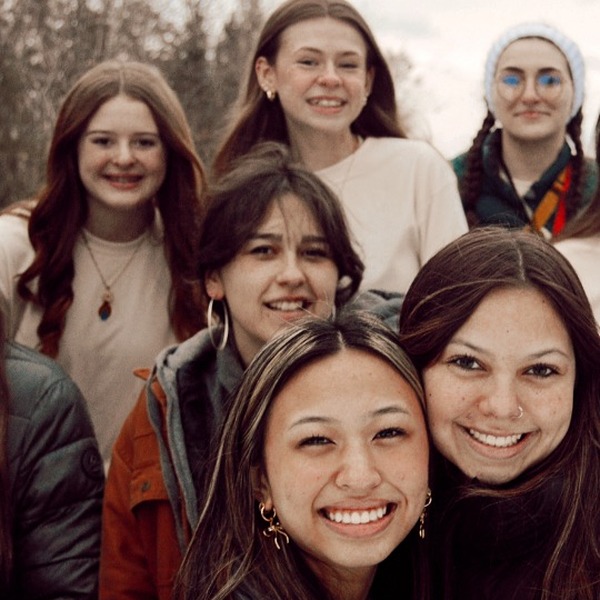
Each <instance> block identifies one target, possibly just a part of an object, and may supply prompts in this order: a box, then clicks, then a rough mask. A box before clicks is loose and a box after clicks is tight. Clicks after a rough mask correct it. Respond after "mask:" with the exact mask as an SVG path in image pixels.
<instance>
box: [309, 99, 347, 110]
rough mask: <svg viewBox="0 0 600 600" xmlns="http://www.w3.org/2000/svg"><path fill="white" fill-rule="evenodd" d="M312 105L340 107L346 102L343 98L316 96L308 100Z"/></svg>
mask: <svg viewBox="0 0 600 600" xmlns="http://www.w3.org/2000/svg"><path fill="white" fill-rule="evenodd" d="M308 103H309V104H311V105H312V106H322V107H324V108H339V107H340V106H342V105H343V104H345V103H344V101H343V100H332V99H327V98H315V99H313V100H309V101H308Z"/></svg>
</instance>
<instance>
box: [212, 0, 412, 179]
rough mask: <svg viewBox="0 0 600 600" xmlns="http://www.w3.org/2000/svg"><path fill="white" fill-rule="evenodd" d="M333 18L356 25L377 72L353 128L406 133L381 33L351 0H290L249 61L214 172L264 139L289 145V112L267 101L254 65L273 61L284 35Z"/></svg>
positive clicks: (366, 132)
mask: <svg viewBox="0 0 600 600" xmlns="http://www.w3.org/2000/svg"><path fill="white" fill-rule="evenodd" d="M323 17H329V18H332V19H337V20H339V21H343V22H344V23H347V24H348V25H350V26H351V27H353V28H354V29H356V30H357V31H358V32H359V33H360V34H361V36H362V38H363V39H364V41H365V44H366V46H367V68H372V69H373V70H374V73H375V77H374V80H373V86H372V91H371V94H370V96H369V101H368V103H367V105H366V106H365V107H364V108H363V110H362V112H361V113H360V115H359V116H358V118H357V119H356V120H355V121H354V123H352V131H353V132H354V133H355V134H357V135H361V136H363V137H367V136H371V137H399V138H404V137H406V134H405V132H404V130H403V128H402V126H401V125H400V120H399V117H398V109H397V105H396V96H395V91H394V81H393V78H392V75H391V72H390V70H389V67H388V65H387V63H386V60H385V58H384V56H383V53H382V52H381V50H380V48H379V46H378V44H377V41H376V40H375V36H374V35H373V33H372V32H371V29H370V28H369V26H368V25H367V23H366V21H365V20H364V19H363V17H362V16H361V15H360V13H359V12H358V11H357V10H356V9H355V8H354V7H353V6H352V5H351V4H350V3H349V2H346V1H345V0H288V1H287V2H284V3H283V4H281V5H280V6H278V7H277V8H276V9H275V10H274V11H273V13H271V16H270V17H269V18H268V19H267V21H266V23H265V25H264V26H263V28H262V31H261V32H260V34H259V38H258V41H257V43H256V49H255V51H254V53H253V55H252V57H251V60H250V62H249V64H248V72H247V75H246V77H247V79H246V86H245V87H244V88H240V93H239V96H238V100H237V103H236V106H235V109H234V112H233V118H232V120H231V123H230V126H229V129H228V131H227V133H226V135H225V138H224V140H223V142H222V143H221V146H220V148H219V149H218V151H217V153H216V157H215V159H214V162H213V169H214V172H215V173H216V174H217V175H219V174H222V173H224V172H226V171H227V170H228V169H229V166H230V164H231V162H232V160H234V159H235V158H236V157H238V156H240V155H242V154H245V153H246V152H248V150H250V148H251V147H252V146H253V145H254V144H256V143H258V142H261V141H267V140H271V141H277V142H283V143H285V144H289V137H288V131H287V125H286V121H285V115H284V113H283V109H282V107H281V103H280V102H279V99H278V98H276V99H275V100H274V101H273V102H271V101H270V100H268V99H267V97H266V96H265V93H264V92H263V90H262V89H261V88H260V86H259V84H258V79H257V77H256V74H255V72H254V65H255V64H256V61H257V59H258V58H259V57H261V56H263V57H264V58H266V59H267V61H268V62H269V64H274V63H275V61H276V59H277V53H278V51H279V45H280V40H281V34H282V33H283V31H285V30H286V29H287V28H288V27H290V26H292V25H295V24H296V23H300V22H302V21H305V20H307V19H318V18H323Z"/></svg>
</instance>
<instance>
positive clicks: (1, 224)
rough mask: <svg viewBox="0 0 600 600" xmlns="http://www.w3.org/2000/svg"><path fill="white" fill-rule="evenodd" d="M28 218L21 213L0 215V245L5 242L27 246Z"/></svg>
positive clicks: (14, 212)
mask: <svg viewBox="0 0 600 600" xmlns="http://www.w3.org/2000/svg"><path fill="white" fill-rule="evenodd" d="M28 227H29V218H28V217H27V215H26V214H24V213H22V212H17V211H13V212H4V213H2V214H0V240H2V245H6V243H7V242H11V243H12V242H20V243H22V244H29V232H28Z"/></svg>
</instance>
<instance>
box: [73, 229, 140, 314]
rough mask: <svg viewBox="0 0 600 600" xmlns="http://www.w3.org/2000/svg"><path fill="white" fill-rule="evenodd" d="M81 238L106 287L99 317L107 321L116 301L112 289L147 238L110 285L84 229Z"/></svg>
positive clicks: (138, 245) (135, 249) (137, 247)
mask: <svg viewBox="0 0 600 600" xmlns="http://www.w3.org/2000/svg"><path fill="white" fill-rule="evenodd" d="M81 237H82V239H83V243H84V245H85V247H86V248H87V251H88V252H89V254H90V258H91V259H92V262H93V263H94V267H95V268H96V271H97V272H98V275H99V276H100V280H101V281H102V285H103V286H104V293H103V294H102V304H100V308H98V316H99V317H100V319H101V320H102V321H106V320H107V319H108V317H110V315H111V313H112V304H111V303H112V301H113V300H114V295H113V293H112V290H111V288H112V287H113V286H114V285H115V283H117V281H118V280H119V278H120V277H121V275H123V273H125V270H126V269H127V267H128V266H129V265H130V264H131V262H132V261H133V259H134V258H135V255H136V254H137V253H138V250H139V249H140V248H141V247H142V244H143V243H144V240H145V239H146V236H145V235H142V237H141V239H140V241H139V242H138V244H137V246H136V247H135V248H134V249H133V252H132V253H131V255H130V256H129V258H128V259H127V261H126V262H125V264H124V265H123V266H122V267H121V270H120V271H119V272H118V273H117V274H116V275H115V277H113V280H112V281H111V282H110V283H108V282H107V281H106V278H105V277H104V275H103V274H102V271H101V270H100V265H99V264H98V261H97V260H96V257H95V256H94V253H93V252H92V248H91V247H90V243H89V240H88V238H87V235H86V234H85V231H84V230H83V229H82V230H81Z"/></svg>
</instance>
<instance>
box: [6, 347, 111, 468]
mask: <svg viewBox="0 0 600 600" xmlns="http://www.w3.org/2000/svg"><path fill="white" fill-rule="evenodd" d="M6 374H7V379H8V386H9V393H10V405H9V406H10V418H11V434H10V436H9V437H11V442H10V445H11V448H12V450H13V452H14V453H16V454H17V455H18V454H20V450H19V446H20V444H24V445H27V448H28V450H29V451H30V455H29V456H28V459H30V460H32V461H35V460H37V459H43V460H45V458H44V455H45V454H46V453H48V452H51V451H53V450H56V451H59V450H60V451H61V452H62V448H63V447H64V446H67V445H70V444H79V443H83V444H84V445H89V447H90V450H91V452H92V454H93V456H90V457H89V459H90V465H92V464H93V465H96V459H97V461H98V462H97V465H96V466H98V467H99V468H100V470H101V464H102V462H101V460H100V456H99V454H97V453H98V450H97V445H96V438H95V434H94V429H93V426H92V423H91V420H90V416H89V413H88V410H87V406H86V404H85V400H84V399H83V396H82V394H81V392H80V390H79V388H78V387H77V385H76V384H75V383H74V382H73V380H72V379H71V378H70V377H69V376H68V375H67V374H66V373H65V372H64V371H63V369H62V368H61V367H60V366H59V365H58V364H57V363H55V362H54V361H53V360H52V359H50V358H48V357H46V356H43V355H42V354H39V353H38V352H36V351H35V350H31V349H29V348H25V347H24V346H21V345H19V344H16V343H14V342H7V344H6ZM23 447H25V446H23ZM92 470H93V469H92ZM92 474H93V475H95V473H92Z"/></svg>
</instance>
